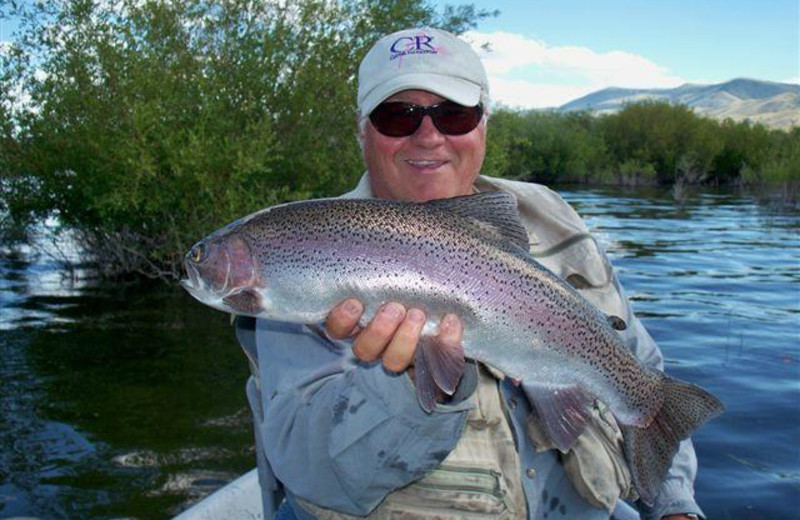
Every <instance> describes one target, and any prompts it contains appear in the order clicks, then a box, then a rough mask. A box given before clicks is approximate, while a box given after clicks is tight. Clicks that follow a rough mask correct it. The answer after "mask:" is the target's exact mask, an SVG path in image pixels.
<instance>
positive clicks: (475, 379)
mask: <svg viewBox="0 0 800 520" xmlns="http://www.w3.org/2000/svg"><path fill="white" fill-rule="evenodd" d="M489 109H490V99H489V84H488V80H487V77H486V72H485V70H484V68H483V65H482V64H481V61H480V58H479V57H478V56H477V54H476V53H475V52H474V51H473V50H472V49H471V47H470V46H469V45H468V44H466V43H465V42H463V41H462V40H460V39H458V38H457V37H455V36H454V35H452V34H450V33H448V32H445V31H441V30H438V29H433V28H419V29H409V30H404V31H400V32H396V33H393V34H390V35H388V36H385V37H383V38H381V39H380V40H379V41H378V42H377V43H375V44H374V46H373V47H372V49H371V50H370V51H369V53H368V54H367V55H366V57H365V58H364V60H363V61H362V63H361V66H360V69H359V75H358V139H359V142H360V144H361V148H362V151H363V157H364V162H365V164H366V173H365V174H364V175H363V177H362V178H361V180H360V182H359V184H358V186H357V187H356V188H355V189H354V190H353V191H351V192H349V193H347V194H345V195H343V197H346V198H373V197H374V198H383V199H394V200H403V201H415V202H424V201H429V200H433V199H441V198H450V197H455V196H459V195H468V194H472V193H476V192H483V191H493V190H504V191H507V192H510V193H512V194H513V195H515V197H516V198H517V201H518V205H519V210H520V214H521V217H522V220H523V224H524V225H525V227H526V229H527V231H528V235H529V239H530V244H531V253H532V255H533V256H534V257H536V258H537V259H538V260H539V261H540V262H541V263H543V264H544V265H545V266H547V267H548V268H550V269H551V270H552V271H553V272H555V273H556V274H557V275H559V276H561V277H562V278H564V279H565V280H567V281H568V282H569V283H570V284H572V285H573V286H574V287H575V288H576V289H578V290H579V291H580V292H581V294H582V295H583V296H584V297H586V298H587V299H588V300H589V301H590V302H592V303H593V304H595V305H596V306H597V307H598V308H599V309H600V310H601V311H602V312H604V313H606V314H607V315H609V316H615V317H619V318H621V320H620V322H619V323H620V324H621V325H620V326H619V327H617V328H619V329H624V330H620V331H619V333H620V334H621V335H622V338H623V339H624V341H625V344H626V345H627V346H628V347H629V348H630V350H631V351H632V352H633V353H634V354H635V355H636V356H637V357H638V358H639V359H640V360H641V361H642V362H643V363H644V364H646V365H648V366H650V367H653V368H656V369H658V370H662V369H663V357H662V355H661V352H660V351H659V349H658V347H657V346H656V344H655V343H654V342H653V340H652V338H651V337H650V335H649V334H648V333H647V331H646V330H645V329H644V328H643V326H642V324H641V322H640V321H639V320H638V319H637V318H636V317H635V316H634V314H633V312H632V310H631V307H630V304H629V302H628V299H627V297H626V296H625V293H624V292H623V290H622V288H621V287H620V285H619V282H618V280H617V278H616V276H615V274H614V272H613V271H612V269H611V267H610V264H609V261H608V259H607V257H606V256H605V254H604V253H603V251H602V250H601V249H600V247H599V246H598V244H597V243H596V241H595V240H594V239H593V238H592V236H591V235H590V234H589V233H588V231H587V228H586V226H585V224H584V223H583V222H582V220H581V219H580V217H579V216H578V215H577V214H576V213H575V211H574V210H573V209H572V208H571V207H570V206H569V205H568V204H567V203H566V202H565V201H564V200H563V199H562V198H561V197H560V196H558V195H557V194H556V193H554V192H553V191H551V190H549V189H547V188H545V187H543V186H540V185H536V184H529V183H522V182H514V181H509V180H503V179H496V178H489V177H485V176H481V175H480V170H481V165H482V163H483V159H484V153H485V151H486V132H487V124H488V120H489ZM362 312H363V305H362V304H361V303H360V302H359V301H357V300H352V299H351V300H346V301H344V302H342V303H341V304H339V305H338V306H337V307H335V308H334V309H333V310H332V311H331V313H330V315H329V317H328V319H327V322H326V324H325V330H323V329H322V328H321V327H320V328H314V327H309V326H302V325H293V324H286V323H279V322H273V321H269V320H262V319H259V320H254V319H252V318H242V317H240V318H237V336H238V338H239V340H240V342H241V343H242V346H243V347H244V349H245V351H246V353H247V354H248V357H249V359H250V362H251V368H252V370H253V377H252V378H250V380H249V381H248V387H247V394H248V399H249V402H250V406H251V408H252V412H253V417H254V423H255V432H256V448H257V457H258V470H259V481H260V485H261V490H262V497H263V502H264V517H265V518H267V519H271V518H280V519H284V520H285V519H290V520H291V519H300V520H303V519H313V518H317V519H351V518H360V517H365V516H366V517H368V518H375V519H389V518H392V519H424V518H437V519H454V520H455V519H460V518H475V519H478V518H485V519H524V518H529V519H544V518H547V519H548V520H553V519H558V518H565V519H608V518H610V517H613V518H639V513H640V514H641V518H642V519H645V520H650V519H654V520H656V519H659V518H668V519H672V520H676V519H689V518H697V517H698V515H699V516H702V512H701V510H700V508H699V506H698V505H697V504H696V502H695V500H694V498H693V482H694V477H695V472H696V467H697V463H696V458H695V455H694V450H693V447H692V444H691V441H689V440H687V441H684V442H683V443H682V444H681V448H680V450H679V452H678V453H677V455H676V456H675V458H674V459H673V463H672V467H671V468H670V470H669V473H668V476H667V479H666V481H665V482H664V484H663V485H662V487H661V489H660V491H659V492H658V495H657V496H656V498H655V500H654V503H653V504H652V505H651V506H647V505H646V504H643V503H636V502H635V498H636V495H635V490H634V489H633V488H632V485H631V477H630V473H629V471H628V468H627V466H626V464H625V460H624V457H623V456H622V452H621V441H620V439H621V435H620V431H619V428H618V427H617V425H616V422H615V421H614V419H613V417H612V416H611V415H610V414H609V413H606V412H604V410H603V407H602V403H598V405H597V406H596V407H595V409H594V410H593V418H592V420H591V421H590V423H589V426H588V427H587V428H586V430H585V431H584V432H583V433H582V434H581V436H580V437H579V438H578V441H577V443H576V444H575V446H574V447H573V448H572V449H570V450H569V451H568V452H567V453H563V454H562V453H560V452H559V450H557V449H554V448H552V447H551V446H550V445H549V444H548V439H547V436H546V434H544V433H543V432H544V431H545V429H544V428H543V427H542V424H541V421H539V420H538V414H537V413H536V409H535V407H534V406H532V404H531V402H532V401H535V397H530V398H529V396H535V381H532V382H528V381H524V382H523V383H524V384H522V385H521V384H520V383H519V382H517V381H514V380H511V379H509V378H506V377H504V376H503V374H501V373H499V372H497V371H496V370H494V369H492V368H491V367H488V366H484V365H482V364H476V363H471V362H470V363H468V364H467V370H466V372H465V373H464V376H463V377H462V379H461V381H460V383H459V385H458V387H457V389H456V391H455V393H454V394H453V395H452V396H439V398H438V399H437V403H436V405H435V408H434V409H433V411H432V412H431V413H427V412H426V411H425V410H423V409H422V407H420V404H419V402H418V401H417V397H416V395H415V391H414V377H415V373H414V365H413V360H414V353H415V349H416V346H417V342H418V340H419V338H420V334H421V330H422V326H423V324H424V323H425V321H426V316H425V314H424V312H423V311H422V310H421V309H415V308H404V307H403V306H402V305H400V304H398V303H396V302H387V303H386V304H384V305H383V306H382V308H381V310H380V311H379V312H378V313H377V314H376V315H375V317H374V319H373V320H372V321H371V322H369V323H367V324H364V326H363V328H361V327H359V322H360V319H361V314H362ZM439 336H440V339H442V340H444V341H448V342H455V343H458V342H460V338H461V322H460V320H459V319H458V317H457V316H453V315H448V316H444V317H443V318H442V321H441V325H440V327H439ZM624 499H628V500H629V501H630V502H631V503H635V504H636V506H637V507H638V509H639V513H637V512H636V511H635V510H634V509H633V508H631V507H630V506H628V505H627V503H626V502H624V501H623V500H624Z"/></svg>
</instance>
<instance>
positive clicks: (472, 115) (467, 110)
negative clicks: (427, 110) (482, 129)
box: [434, 102, 483, 135]
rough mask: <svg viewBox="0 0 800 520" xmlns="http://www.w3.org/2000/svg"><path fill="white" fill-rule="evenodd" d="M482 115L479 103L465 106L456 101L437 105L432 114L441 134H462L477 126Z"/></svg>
mask: <svg viewBox="0 0 800 520" xmlns="http://www.w3.org/2000/svg"><path fill="white" fill-rule="evenodd" d="M482 117H483V108H481V106H480V105H478V106H474V107H465V106H463V105H459V104H457V103H452V102H445V103H442V104H441V105H439V107H438V108H437V110H436V115H435V116H434V123H436V127H437V128H438V129H439V131H440V132H442V133H443V134H448V135H463V134H466V133H469V132H471V131H473V130H474V129H475V127H476V126H478V123H480V122H481V118H482Z"/></svg>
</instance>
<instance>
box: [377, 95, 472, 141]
mask: <svg viewBox="0 0 800 520" xmlns="http://www.w3.org/2000/svg"><path fill="white" fill-rule="evenodd" d="M425 116H431V120H432V121H433V126H435V127H436V129H437V130H439V131H440V132H441V133H443V134H445V135H464V134H468V133H469V132H472V131H473V130H475V127H476V126H478V123H480V122H481V118H482V117H483V106H482V105H477V106H474V107H465V106H464V105H459V104H458V103H454V102H452V101H443V102H441V103H438V104H436V105H431V106H427V107H421V106H419V105H412V104H411V103H402V102H400V101H390V102H388V103H381V104H380V105H378V106H377V107H376V108H375V110H373V111H372V113H371V114H370V115H369V120H370V121H372V125H373V126H374V127H375V128H376V129H377V130H378V132H380V133H382V134H383V135H385V136H388V137H408V136H409V135H411V134H413V133H414V132H416V131H417V129H418V128H419V127H420V125H421V124H422V120H423V119H424V118H425Z"/></svg>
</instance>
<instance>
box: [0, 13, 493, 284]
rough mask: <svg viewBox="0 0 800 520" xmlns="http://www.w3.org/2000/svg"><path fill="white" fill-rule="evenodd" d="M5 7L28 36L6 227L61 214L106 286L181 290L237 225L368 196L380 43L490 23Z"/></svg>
mask: <svg viewBox="0 0 800 520" xmlns="http://www.w3.org/2000/svg"><path fill="white" fill-rule="evenodd" d="M3 9H6V10H8V11H5V13H4V15H8V14H12V15H14V16H15V17H18V18H19V19H21V20H22V22H23V24H22V29H21V30H20V33H19V34H18V35H17V37H16V40H15V42H14V44H13V45H12V46H11V47H10V48H8V49H6V51H5V52H4V54H3V55H2V65H1V66H2V68H1V69H0V96H2V97H0V132H2V135H1V136H0V156H2V159H0V171H1V172H2V174H3V177H4V179H3V182H2V183H1V184H0V186H2V189H3V195H2V202H0V215H2V218H3V220H2V221H0V224H2V225H3V227H4V228H5V229H6V230H10V229H15V230H17V231H18V230H19V229H21V228H24V227H25V226H26V225H30V224H32V223H35V222H39V221H42V220H43V219H44V218H46V217H47V216H57V217H58V221H59V222H60V223H61V225H62V226H64V227H66V228H69V229H73V230H77V231H78V232H79V233H80V235H81V236H83V237H84V240H85V242H86V246H87V252H88V253H89V254H90V255H92V257H93V258H94V259H95V260H96V261H97V263H98V265H100V266H101V267H102V268H104V270H105V271H106V273H107V274H116V273H122V272H138V273H143V274H146V275H149V276H162V277H172V278H174V277H176V276H178V273H179V270H180V261H181V256H182V252H183V251H185V250H186V249H188V247H189V246H190V245H191V244H192V242H193V241H195V240H197V239H198V238H200V237H202V236H204V235H205V234H207V233H208V232H210V231H212V230H214V229H216V228H217V227H219V226H221V225H222V224H224V223H225V222H228V221H230V220H232V219H234V218H236V217H238V216H241V215H244V214H247V213H249V212H251V211H254V210H256V209H258V208H261V207H264V206H268V205H271V204H274V203H277V202H280V201H286V200H293V199H300V198H307V197H313V196H321V195H330V194H335V193H341V192H342V191H345V190H346V189H347V188H348V187H351V186H352V185H353V184H354V183H355V181H356V179H357V178H358V177H359V175H360V174H361V171H362V169H363V166H362V164H361V158H360V153H359V149H358V146H357V142H356V139H355V134H356V125H355V117H354V114H355V91H356V88H355V80H356V72H357V67H358V64H359V62H360V59H361V57H362V56H363V54H364V53H365V52H366V50H367V48H368V47H369V45H371V44H372V42H373V41H374V40H376V39H377V38H378V37H380V36H382V35H384V34H386V33H388V32H391V31H393V30H397V29H400V28H405V27H408V26H414V25H424V24H429V25H438V26H441V27H444V28H446V29H450V30H453V31H455V32H461V31H463V30H465V29H466V28H469V27H472V26H474V25H475V23H476V21H477V20H478V19H480V18H481V17H484V16H487V15H488V13H485V12H478V11H476V10H475V8H474V7H473V6H469V5H468V6H460V7H448V8H446V9H445V10H444V11H443V13H442V14H437V12H436V11H435V10H434V8H433V7H431V5H429V4H428V3H427V2H425V1H421V0H399V1H388V0H387V1H379V2H375V1H369V0H338V1H329V0H286V1H282V2H245V1H243V0H223V1H221V2H216V1H215V2H209V1H207V0H177V1H175V2H158V1H146V2H140V1H138V0H120V1H119V2H105V1H101V2H93V1H90V0H60V1H51V2H35V3H28V2H22V3H11V4H7V5H6V6H5V7H3ZM7 236H8V235H7Z"/></svg>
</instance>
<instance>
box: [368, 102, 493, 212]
mask: <svg viewBox="0 0 800 520" xmlns="http://www.w3.org/2000/svg"><path fill="white" fill-rule="evenodd" d="M386 101H403V102H406V103H413V104H415V105H420V106H430V105H435V104H437V103H440V102H442V101H444V98H442V97H441V96H437V95H436V94H432V93H430V92H427V91H424V90H404V91H402V92H398V93H397V94H395V95H393V96H391V97H390V98H388V99H386ZM361 139H362V142H363V144H364V162H365V163H366V165H367V170H368V171H369V179H370V186H371V187H372V191H373V193H374V194H375V196H376V197H379V198H382V199H395V200H404V201H414V202H424V201H427V200H432V199H444V198H450V197H455V196H457V195H468V194H470V193H472V183H473V181H474V180H475V177H477V176H478V173H479V172H480V169H481V164H482V163H483V156H484V153H485V152H486V123H485V120H484V121H482V122H481V123H480V124H478V126H477V127H476V128H475V129H474V130H473V131H471V132H469V133H468V134H464V135H445V134H442V133H441V132H439V130H437V129H436V127H435V126H434V125H433V121H431V118H430V116H425V118H424V119H423V121H422V125H421V126H420V127H419V128H418V129H417V131H416V132H414V133H413V134H412V135H410V136H408V137H388V136H385V135H383V134H381V133H380V132H378V131H377V130H376V129H375V127H374V126H372V122H370V121H369V120H368V121H367V123H366V125H365V127H364V133H363V134H362V135H361Z"/></svg>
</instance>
